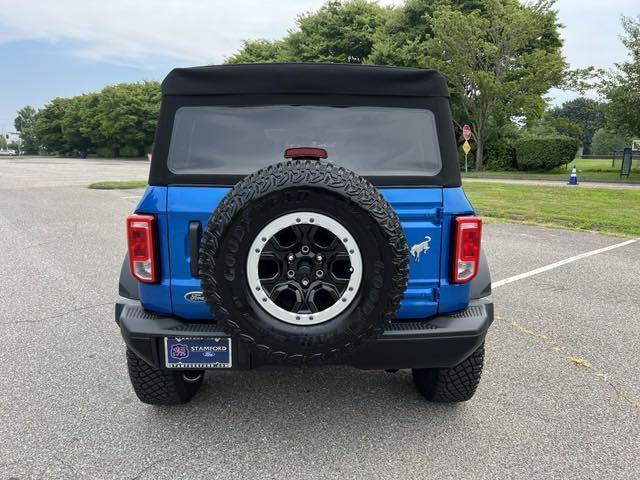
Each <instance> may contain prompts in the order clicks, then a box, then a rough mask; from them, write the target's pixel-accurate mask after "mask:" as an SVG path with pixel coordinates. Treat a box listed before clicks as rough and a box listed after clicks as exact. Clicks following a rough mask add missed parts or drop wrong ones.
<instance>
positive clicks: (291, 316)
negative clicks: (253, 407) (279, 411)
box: [199, 160, 409, 363]
mask: <svg viewBox="0 0 640 480" xmlns="http://www.w3.org/2000/svg"><path fill="white" fill-rule="evenodd" d="M199 258H200V261H199V274H200V277H201V281H202V290H203V294H204V297H205V299H206V301H207V303H208V304H209V307H210V309H211V311H212V313H213V315H214V318H215V319H216V320H217V321H218V322H219V323H220V324H221V326H222V327H223V328H224V329H225V331H226V332H227V333H229V334H231V335H233V336H234V337H236V338H238V339H240V340H241V341H245V342H248V343H250V344H251V345H253V352H254V353H258V354H260V355H261V356H263V357H267V359H268V360H269V361H286V362H290V363H322V362H331V361H336V360H337V358H339V357H340V356H342V355H344V354H345V353H347V352H349V351H350V350H352V349H353V347H355V346H357V345H358V344H359V343H360V342H361V341H362V340H363V339H365V338H373V337H376V336H378V335H379V334H380V333H381V332H382V331H383V328H384V325H385V324H386V323H387V322H389V321H390V320H391V319H392V318H393V317H394V315H395V312H396V310H397V309H398V307H399V305H400V301H401V299H402V295H403V293H404V291H405V288H406V286H407V276H408V270H409V265H408V262H409V260H408V258H409V254H408V248H407V242H406V239H405V236H404V232H403V230H402V227H401V225H400V221H399V220H398V217H397V215H396V214H395V212H394V211H393V209H392V208H391V206H390V205H389V204H388V203H387V201H386V200H385V199H384V198H382V196H381V195H380V193H379V192H378V191H377V190H376V188H375V187H374V186H373V185H371V183H369V182H368V181H367V180H365V179H364V178H362V177H360V176H358V175H356V174H355V173H353V172H351V171H349V170H347V169H345V168H343V167H340V166H337V165H335V164H332V163H329V162H326V161H318V160H294V161H288V162H283V163H279V164H276V165H272V166H269V167H266V168H264V169H262V170H259V171H257V172H255V173H253V174H251V175H249V176H247V177H245V178H244V179H243V180H242V181H240V182H239V183H238V184H237V185H235V186H234V187H233V188H232V189H231V190H230V191H229V193H228V194H227V195H226V196H225V197H224V198H223V199H222V201H221V202H220V204H219V205H218V207H217V208H216V209H215V211H214V212H213V214H212V215H211V218H210V219H209V222H208V225H207V227H206V229H205V230H204V233H203V236H202V242H201V246H200V257H199Z"/></svg>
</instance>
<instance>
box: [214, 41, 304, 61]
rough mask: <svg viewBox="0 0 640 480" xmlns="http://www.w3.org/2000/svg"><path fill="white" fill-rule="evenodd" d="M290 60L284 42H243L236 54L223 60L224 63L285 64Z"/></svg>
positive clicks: (287, 47) (286, 45)
mask: <svg viewBox="0 0 640 480" xmlns="http://www.w3.org/2000/svg"><path fill="white" fill-rule="evenodd" d="M291 58H292V56H291V53H290V51H289V46H288V44H287V42H286V41H285V40H273V41H272V40H265V39H258V40H245V41H244V42H242V48H241V49H240V51H239V52H238V53H235V54H233V55H231V56H230V57H228V58H226V59H225V63H258V62H266V63H271V62H286V61H289V60H290V59H291Z"/></svg>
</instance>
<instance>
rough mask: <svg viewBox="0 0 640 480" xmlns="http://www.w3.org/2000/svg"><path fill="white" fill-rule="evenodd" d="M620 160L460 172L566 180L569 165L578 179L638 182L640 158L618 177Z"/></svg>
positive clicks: (521, 178)
mask: <svg viewBox="0 0 640 480" xmlns="http://www.w3.org/2000/svg"><path fill="white" fill-rule="evenodd" d="M620 162H621V160H616V166H615V167H613V168H612V167H611V159H610V158H609V159H606V158H603V159H589V160H586V159H584V160H583V159H576V160H574V161H573V162H571V163H570V164H569V165H568V166H567V169H566V170H565V169H564V167H560V168H557V169H555V170H552V171H551V172H544V173H540V172H489V171H485V172H469V173H464V172H463V173H462V176H463V177H470V178H508V179H513V180H559V181H565V182H566V181H567V179H568V178H569V173H570V172H571V167H572V166H573V165H575V166H576V169H577V170H578V181H581V180H583V181H589V180H590V181H594V182H596V181H599V182H629V183H640V159H638V158H636V159H634V161H633V164H632V167H633V168H632V170H631V175H629V178H628V179H627V178H626V177H624V178H622V179H621V178H620V176H619V172H620Z"/></svg>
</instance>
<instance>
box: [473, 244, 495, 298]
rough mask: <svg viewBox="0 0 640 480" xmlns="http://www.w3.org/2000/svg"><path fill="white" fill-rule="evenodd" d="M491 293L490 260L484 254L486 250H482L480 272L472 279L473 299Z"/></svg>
mask: <svg viewBox="0 0 640 480" xmlns="http://www.w3.org/2000/svg"><path fill="white" fill-rule="evenodd" d="M489 295H491V272H490V271H489V262H488V261H487V257H486V255H485V254H484V250H480V265H478V273H477V275H476V276H475V277H474V278H473V280H471V297H470V298H471V299H472V300H477V299H478V298H482V297H488V296H489Z"/></svg>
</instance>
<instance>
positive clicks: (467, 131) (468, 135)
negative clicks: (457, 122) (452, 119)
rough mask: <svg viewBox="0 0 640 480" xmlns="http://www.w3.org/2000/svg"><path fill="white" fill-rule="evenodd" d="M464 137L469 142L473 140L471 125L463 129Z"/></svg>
mask: <svg viewBox="0 0 640 480" xmlns="http://www.w3.org/2000/svg"><path fill="white" fill-rule="evenodd" d="M462 136H463V137H464V139H465V140H469V139H470V138H471V127H470V126H469V125H465V126H464V127H462Z"/></svg>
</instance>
